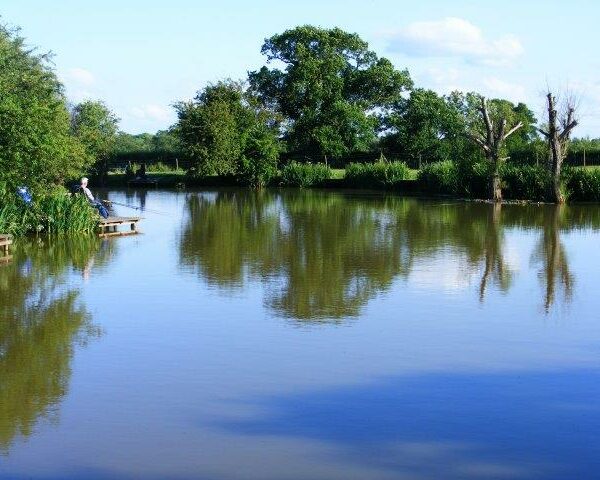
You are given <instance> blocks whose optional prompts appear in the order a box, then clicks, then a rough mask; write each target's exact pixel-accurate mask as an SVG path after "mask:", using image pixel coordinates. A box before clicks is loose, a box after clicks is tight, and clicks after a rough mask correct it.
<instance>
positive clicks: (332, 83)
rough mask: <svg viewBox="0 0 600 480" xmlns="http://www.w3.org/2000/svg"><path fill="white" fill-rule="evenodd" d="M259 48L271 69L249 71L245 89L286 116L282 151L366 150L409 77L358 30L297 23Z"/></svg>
mask: <svg viewBox="0 0 600 480" xmlns="http://www.w3.org/2000/svg"><path fill="white" fill-rule="evenodd" d="M262 53H263V54H265V55H266V57H267V59H268V61H269V62H271V61H273V60H275V61H276V62H277V63H281V64H283V65H284V69H283V70H280V69H279V68H272V69H269V68H268V67H266V66H265V67H263V68H262V69H260V70H258V71H255V72H251V73H250V74H249V80H250V85H251V89H252V91H253V92H255V93H257V94H258V96H259V98H260V100H261V101H262V104H263V105H264V106H265V107H266V108H268V109H270V110H273V111H277V112H280V113H281V115H282V116H283V117H284V119H285V120H286V121H285V123H284V125H285V136H286V140H287V141H288V145H289V149H290V150H295V151H301V152H303V153H305V154H307V155H312V156H314V157H317V158H322V157H323V156H329V157H340V156H343V155H346V154H348V153H350V152H356V151H367V150H369V149H370V148H371V147H372V144H373V143H374V142H375V141H376V138H377V136H376V133H377V127H378V119H377V117H376V115H374V114H373V113H372V112H374V111H379V112H381V111H385V110H386V109H388V108H389V107H391V105H393V104H394V103H395V102H397V101H398V100H399V99H400V98H401V94H402V92H403V91H404V90H406V89H407V88H410V87H412V81H411V80H410V76H409V74H408V72H407V71H406V70H404V71H398V70H396V69H395V68H394V67H393V65H392V63H391V62H390V61H389V60H387V59H385V58H378V57H377V55H376V54H375V53H374V52H373V51H371V50H369V48H368V44H367V43H366V42H365V41H363V40H362V39H361V38H360V37H359V36H358V35H356V34H351V33H347V32H344V31H343V30H340V29H339V28H334V29H323V28H318V27H313V26H301V27H297V28H294V29H291V30H286V31H285V32H283V33H282V34H279V35H274V36H272V37H271V38H269V39H267V40H266V41H265V43H264V45H263V47H262Z"/></svg>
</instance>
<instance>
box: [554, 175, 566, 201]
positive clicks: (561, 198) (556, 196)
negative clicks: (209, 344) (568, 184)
mask: <svg viewBox="0 0 600 480" xmlns="http://www.w3.org/2000/svg"><path fill="white" fill-rule="evenodd" d="M552 180H553V181H552V190H553V191H552V200H553V201H554V202H556V203H558V204H559V205H560V204H563V203H565V196H564V195H563V194H562V191H561V188H560V186H561V181H560V170H559V171H558V172H556V173H555V174H554V175H553V178H552Z"/></svg>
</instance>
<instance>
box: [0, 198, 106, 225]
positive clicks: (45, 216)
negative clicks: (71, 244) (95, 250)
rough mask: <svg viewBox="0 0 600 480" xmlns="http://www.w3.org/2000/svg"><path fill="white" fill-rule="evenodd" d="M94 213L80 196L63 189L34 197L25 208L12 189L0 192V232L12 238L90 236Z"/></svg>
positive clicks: (95, 217)
mask: <svg viewBox="0 0 600 480" xmlns="http://www.w3.org/2000/svg"><path fill="white" fill-rule="evenodd" d="M97 223H98V214H97V212H96V210H95V209H94V208H92V207H91V206H90V205H89V203H88V202H87V200H86V199H85V198H83V197H82V196H79V195H77V196H74V197H73V196H71V195H69V194H68V192H67V190H66V189H64V188H56V189H54V190H53V191H52V192H49V193H46V194H43V195H34V197H33V202H32V203H31V205H27V204H26V203H25V202H24V201H22V200H21V198H20V197H18V195H17V194H16V193H15V192H13V191H12V190H8V189H7V188H5V187H4V188H2V189H1V191H0V233H8V234H11V235H13V236H15V237H19V236H24V235H27V234H35V233H49V234H60V233H67V234H72V233H82V232H83V233H90V232H93V231H94V230H95V229H96V226H97Z"/></svg>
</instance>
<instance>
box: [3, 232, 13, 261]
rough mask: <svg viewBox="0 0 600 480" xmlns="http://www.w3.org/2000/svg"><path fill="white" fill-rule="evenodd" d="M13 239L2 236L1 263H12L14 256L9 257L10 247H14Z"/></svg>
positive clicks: (8, 236)
mask: <svg viewBox="0 0 600 480" xmlns="http://www.w3.org/2000/svg"><path fill="white" fill-rule="evenodd" d="M12 242H13V239H12V236H11V235H5V234H0V251H1V252H2V255H1V256H0V263H5V262H10V261H11V260H12V256H11V255H9V253H10V252H9V247H10V246H11V245H12Z"/></svg>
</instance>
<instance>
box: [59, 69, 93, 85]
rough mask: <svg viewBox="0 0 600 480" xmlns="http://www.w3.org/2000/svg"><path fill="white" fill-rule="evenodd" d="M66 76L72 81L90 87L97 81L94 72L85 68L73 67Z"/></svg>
mask: <svg viewBox="0 0 600 480" xmlns="http://www.w3.org/2000/svg"><path fill="white" fill-rule="evenodd" d="M66 77H67V80H69V81H71V82H72V83H75V84H78V85H83V86H88V87H89V86H90V85H93V84H94V83H95V82H96V79H95V78H94V75H93V74H92V72H90V71H89V70H86V69H85V68H79V67H75V68H71V69H69V71H68V72H67V75H66Z"/></svg>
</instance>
